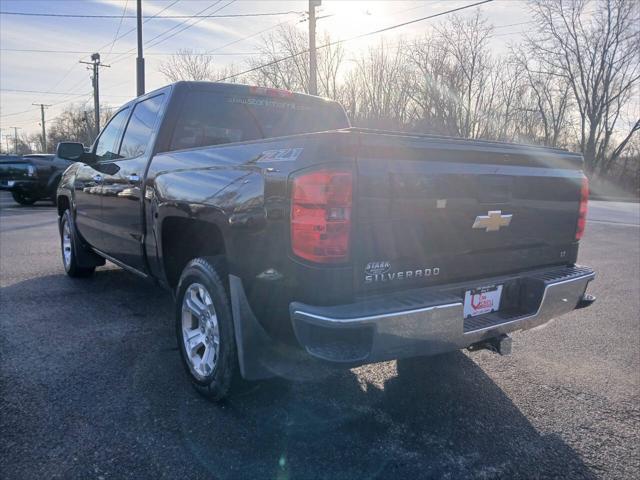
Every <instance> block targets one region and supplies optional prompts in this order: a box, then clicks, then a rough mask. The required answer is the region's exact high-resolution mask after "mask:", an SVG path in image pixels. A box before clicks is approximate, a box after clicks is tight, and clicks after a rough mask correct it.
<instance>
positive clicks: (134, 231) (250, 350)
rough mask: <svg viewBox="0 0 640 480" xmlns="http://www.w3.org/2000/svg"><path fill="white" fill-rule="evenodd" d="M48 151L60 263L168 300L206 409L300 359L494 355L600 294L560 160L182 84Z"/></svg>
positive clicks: (579, 209)
mask: <svg viewBox="0 0 640 480" xmlns="http://www.w3.org/2000/svg"><path fill="white" fill-rule="evenodd" d="M58 155H59V156H60V157H63V158H67V159H71V160H76V162H75V163H74V164H73V165H72V166H71V167H70V168H69V169H68V170H67V171H66V172H65V173H64V175H63V177H62V181H61V182H60V185H59V188H58V196H57V207H58V212H59V216H60V235H61V245H62V258H63V263H64V267H65V270H66V271H67V273H68V274H69V275H71V276H74V277H80V276H88V275H89V274H91V273H92V272H93V271H94V269H95V267H96V266H98V265H101V264H104V261H105V259H106V260H109V261H111V262H113V263H115V264H117V265H119V266H121V267H123V268H125V269H127V270H129V271H131V272H133V273H135V274H137V275H139V276H141V277H143V278H147V279H151V280H153V281H155V282H157V283H158V284H160V285H162V286H164V287H166V288H167V289H169V290H170V291H172V292H173V293H174V295H175V300H176V310H175V321H176V334H177V339H178V344H179V348H180V352H181V357H182V360H183V362H184V365H185V367H186V371H187V372H188V374H189V376H190V378H191V380H192V381H193V383H194V384H195V386H196V388H197V389H198V390H199V391H201V392H202V393H203V394H205V395H207V396H209V397H210V398H212V399H220V398H222V397H223V396H225V395H226V394H227V393H228V392H229V389H230V387H231V385H234V384H235V383H234V380H235V379H239V378H245V379H249V380H256V379H262V378H267V377H272V376H275V375H287V374H288V373H289V372H293V371H297V370H298V369H300V368H303V367H302V366H304V365H306V364H309V365H312V364H314V365H322V368H324V367H325V366H326V365H339V366H342V367H352V366H355V365H360V364H365V363H371V362H377V361H383V360H389V359H399V358H405V357H415V356H426V355H434V354H439V353H443V352H447V351H452V350H456V349H462V348H470V349H475V348H491V349H494V350H497V351H499V352H500V353H506V352H507V350H509V347H510V338H509V337H508V336H507V334H508V333H509V332H512V331H516V330H524V329H529V328H532V327H536V326H539V325H542V324H544V323H546V322H548V321H549V320H550V319H552V318H554V317H557V316H559V315H562V314H564V313H567V312H570V311H572V310H574V309H576V308H582V307H585V306H588V305H589V304H591V303H592V302H593V300H594V297H592V296H591V295H589V294H587V293H586V289H587V285H588V283H589V282H590V281H591V280H592V279H593V278H594V272H593V270H592V269H590V268H588V267H585V266H580V265H577V264H576V261H577V256H578V245H579V241H580V238H581V236H582V234H583V231H584V227H585V221H586V209H587V197H588V184H587V180H586V177H585V175H584V174H583V172H582V164H583V162H582V158H581V156H580V155H577V154H573V153H569V152H567V151H563V150H557V149H549V148H542V147H534V146H523V145H514V144H507V143H498V142H488V141H472V140H464V139H459V138H448V137H442V136H430V135H414V134H406V133H397V132H387V131H372V130H365V129H358V128H351V127H350V125H349V121H348V119H347V117H346V115H345V113H344V110H343V109H342V107H341V106H340V105H339V104H337V103H336V102H333V101H329V100H325V99H322V98H318V97H313V96H309V95H303V94H297V93H291V92H287V91H282V90H275V89H268V88H260V87H250V86H245V85H227V84H215V83H205V82H179V83H176V84H173V85H170V86H167V87H165V88H162V89H160V90H156V91H154V92H151V93H148V94H146V95H144V96H141V97H139V98H137V99H135V100H133V101H131V102H130V103H128V104H126V105H124V106H123V107H122V108H121V109H120V110H119V111H117V112H116V114H115V115H114V116H113V117H112V118H111V120H110V122H109V123H108V124H107V125H106V126H105V128H104V130H103V131H102V132H101V134H100V136H99V137H98V139H97V140H96V142H95V144H94V145H93V147H92V148H91V149H89V150H87V151H85V148H84V147H83V146H82V145H81V144H73V143H63V144H60V145H59V147H58ZM305 362H307V363H305Z"/></svg>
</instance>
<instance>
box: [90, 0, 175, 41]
mask: <svg viewBox="0 0 640 480" xmlns="http://www.w3.org/2000/svg"><path fill="white" fill-rule="evenodd" d="M179 1H180V0H174V1H173V2H171V3H170V4H169V5H167V6H166V7H164V8H163V9H162V10H160V11H159V12H158V13H156V14H155V15H151V16H150V17H147V19H146V20H144V21H143V22H142V23H143V24H144V23H147V22H148V21H149V20H152V19H154V18H155V17H157V16H158V15H160V14H161V13H162V12H164V11H166V10H168V9H170V8H171V7H173V6H174V5H175V4H176V3H178V2H179ZM137 28H138V27H137V26H136V27H133V28H130V29H129V30H127V31H126V32H124V33H123V34H122V35H120V36H119V37H116V39H115V41H116V42H117V41H118V40H120V39H121V38H124V37H126V36H127V35H129V34H130V33H132V32H135V31H136V30H137ZM108 46H109V44H108V43H107V44H105V45H103V46H101V47H100V48H96V49H95V50H94V52H99V51H100V50H102V49H103V48H106V47H108Z"/></svg>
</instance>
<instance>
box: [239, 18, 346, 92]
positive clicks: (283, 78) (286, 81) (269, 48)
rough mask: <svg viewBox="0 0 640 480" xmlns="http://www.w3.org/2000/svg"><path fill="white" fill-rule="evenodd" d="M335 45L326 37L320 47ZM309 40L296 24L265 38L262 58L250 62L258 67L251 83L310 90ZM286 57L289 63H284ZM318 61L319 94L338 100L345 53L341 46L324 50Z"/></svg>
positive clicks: (261, 48)
mask: <svg viewBox="0 0 640 480" xmlns="http://www.w3.org/2000/svg"><path fill="white" fill-rule="evenodd" d="M330 43H331V38H330V37H329V35H328V34H326V33H325V34H324V36H323V38H322V40H321V41H320V42H319V45H327V44H330ZM307 49H308V38H307V35H306V33H305V32H303V31H301V30H299V29H297V28H296V27H295V26H293V25H283V26H281V27H280V28H279V29H277V30H276V31H275V32H274V33H272V34H270V35H267V36H266V37H263V39H262V46H261V47H260V51H261V55H259V56H258V57H256V58H253V59H251V60H249V62H248V66H249V68H256V70H255V71H254V72H251V73H250V74H249V75H248V79H249V82H250V83H254V84H256V85H262V86H267V87H274V88H284V89H287V90H295V91H299V92H308V91H309V53H308V52H307ZM284 58H286V60H282V59H284ZM317 58H318V94H319V95H321V96H325V97H329V98H336V97H337V95H338V91H339V89H340V86H339V84H338V78H339V72H340V68H341V66H342V63H343V59H344V51H343V49H342V47H341V46H340V45H339V44H338V45H332V46H328V47H324V48H320V49H318V51H317Z"/></svg>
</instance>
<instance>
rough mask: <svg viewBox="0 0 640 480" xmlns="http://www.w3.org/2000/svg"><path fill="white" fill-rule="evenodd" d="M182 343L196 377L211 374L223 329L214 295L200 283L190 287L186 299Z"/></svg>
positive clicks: (216, 360)
mask: <svg viewBox="0 0 640 480" xmlns="http://www.w3.org/2000/svg"><path fill="white" fill-rule="evenodd" d="M182 342H183V345H184V352H185V357H186V358H187V361H188V362H189V366H190V367H191V370H192V371H193V373H194V374H195V376H196V377H198V378H204V377H207V376H209V375H211V373H212V372H213V370H214V369H215V366H216V363H217V362H218V355H219V352H220V329H219V327H218V317H217V315H216V309H215V308H214V306H213V301H212V300H211V295H209V292H208V291H207V289H206V288H205V286H204V285H202V284H200V283H192V284H191V285H189V287H188V288H187V290H186V291H185V292H184V297H183V298H182Z"/></svg>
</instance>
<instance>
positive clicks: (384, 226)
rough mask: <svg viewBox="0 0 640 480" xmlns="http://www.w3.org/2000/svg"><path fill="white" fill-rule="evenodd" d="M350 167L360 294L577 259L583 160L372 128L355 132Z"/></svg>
mask: <svg viewBox="0 0 640 480" xmlns="http://www.w3.org/2000/svg"><path fill="white" fill-rule="evenodd" d="M356 164H357V185H356V192H357V193H356V198H355V205H354V207H355V208H354V210H355V212H354V222H355V223H354V234H355V238H354V244H353V245H354V248H353V259H354V262H355V264H354V266H355V275H356V279H355V286H356V291H357V292H361V293H362V292H367V291H380V290H385V291H386V290H394V289H401V288H407V287H409V286H422V285H433V284H440V283H451V282H458V281H466V280H470V279H474V278H482V277H490V276H492V275H500V274H505V273H512V272H517V271H521V270H525V269H531V268H535V267H540V266H546V265H554V264H558V265H560V264H571V263H573V262H575V260H576V258H575V257H576V252H577V242H576V241H575V232H576V222H577V217H578V208H579V202H580V188H581V182H582V178H583V174H582V172H581V170H580V168H581V159H580V157H579V156H576V155H573V154H569V153H567V152H563V151H560V150H552V149H543V148H537V147H526V146H518V145H509V144H499V143H490V142H477V141H464V140H457V139H441V138H437V137H434V138H430V137H410V136H403V135H400V134H380V133H378V132H377V133H375V134H367V133H361V141H360V146H359V149H358V158H357V162H356Z"/></svg>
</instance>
